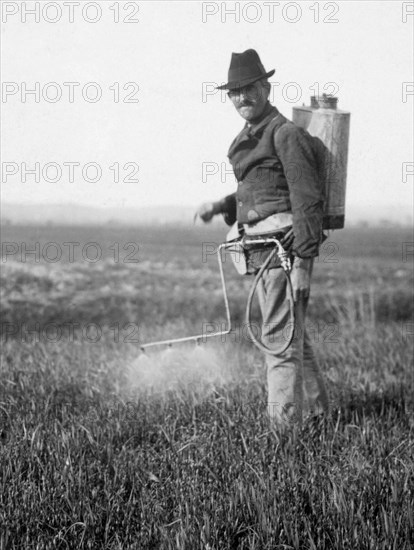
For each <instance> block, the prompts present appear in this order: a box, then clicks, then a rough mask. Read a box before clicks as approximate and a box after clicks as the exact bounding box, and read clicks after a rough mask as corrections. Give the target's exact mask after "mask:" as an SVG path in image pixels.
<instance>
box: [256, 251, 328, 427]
mask: <svg viewBox="0 0 414 550" xmlns="http://www.w3.org/2000/svg"><path fill="white" fill-rule="evenodd" d="M312 266H313V262H312V264H311V266H310V271H312ZM310 274H311V273H310ZM257 293H258V297H259V304H260V309H261V312H262V318H263V321H262V330H261V338H262V342H263V344H264V345H265V346H266V347H268V348H270V349H271V350H272V351H273V352H275V353H276V354H275V355H273V354H270V353H266V366H267V386H268V412H269V416H270V418H271V419H272V420H274V421H275V422H276V423H277V424H278V425H280V426H281V427H286V426H288V425H289V424H292V423H299V424H300V423H301V422H302V419H303V417H304V416H307V415H308V414H314V413H319V412H322V411H324V412H328V411H329V399H328V394H327V391H326V388H325V384H324V381H323V377H322V375H321V372H320V370H319V367H318V364H317V361H316V357H315V354H314V352H313V349H312V343H311V339H310V336H309V334H308V332H307V330H306V328H305V317H306V309H307V305H308V299H304V300H299V301H298V302H294V310H295V331H294V338H293V341H292V343H291V345H290V346H289V347H288V348H287V349H286V350H285V351H282V352H281V353H278V350H282V348H283V347H285V345H286V343H287V339H288V338H289V335H290V331H291V330H292V328H293V324H292V318H291V314H290V304H291V300H292V296H290V292H289V289H288V282H287V279H286V275H285V274H284V272H283V269H281V268H273V269H269V270H266V271H265V272H264V273H263V277H262V278H261V280H260V281H259V284H258V287H257Z"/></svg>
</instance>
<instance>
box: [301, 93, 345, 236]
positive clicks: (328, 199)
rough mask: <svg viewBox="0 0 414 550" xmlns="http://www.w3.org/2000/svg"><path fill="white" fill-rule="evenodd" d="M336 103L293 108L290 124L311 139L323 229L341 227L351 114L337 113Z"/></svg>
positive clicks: (326, 99) (320, 100) (327, 99)
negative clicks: (322, 202) (319, 181)
mask: <svg viewBox="0 0 414 550" xmlns="http://www.w3.org/2000/svg"><path fill="white" fill-rule="evenodd" d="M337 102H338V99H337V98H336V97H332V96H327V95H326V94H324V95H323V96H321V97H315V96H313V97H312V98H311V105H310V106H305V105H303V106H302V107H293V114H292V121H293V122H294V123H295V124H297V125H298V126H301V127H302V128H305V130H307V131H308V132H309V133H310V135H311V136H313V137H314V138H315V139H314V144H315V148H316V150H317V152H318V158H319V163H320V177H321V179H322V181H323V185H324V188H325V206H324V219H323V228H324V229H342V228H343V227H344V225H345V195H346V175H347V163H348V143H349V125H350V117H351V114H350V113H349V112H347V111H341V110H339V109H337Z"/></svg>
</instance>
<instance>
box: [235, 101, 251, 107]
mask: <svg viewBox="0 0 414 550" xmlns="http://www.w3.org/2000/svg"><path fill="white" fill-rule="evenodd" d="M253 105H254V102H253V101H248V100H247V101H243V103H240V104H239V107H252V106H253Z"/></svg>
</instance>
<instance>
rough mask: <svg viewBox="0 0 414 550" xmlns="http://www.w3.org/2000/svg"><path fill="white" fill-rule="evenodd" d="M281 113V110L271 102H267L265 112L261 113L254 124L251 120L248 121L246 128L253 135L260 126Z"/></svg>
mask: <svg viewBox="0 0 414 550" xmlns="http://www.w3.org/2000/svg"><path fill="white" fill-rule="evenodd" d="M278 114H279V111H278V110H277V109H276V107H274V106H273V105H272V104H271V103H269V102H267V104H266V106H265V108H264V110H263V113H262V114H261V115H260V117H259V118H258V119H257V120H255V121H254V123H253V124H250V123H249V122H246V124H245V126H244V128H245V129H248V133H249V134H250V135H251V136H254V135H255V134H256V133H257V132H258V131H259V130H260V128H262V127H263V126H266V124H267V123H268V122H269V121H270V120H272V118H274V117H275V116H277V115H278Z"/></svg>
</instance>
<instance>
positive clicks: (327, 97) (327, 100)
mask: <svg viewBox="0 0 414 550" xmlns="http://www.w3.org/2000/svg"><path fill="white" fill-rule="evenodd" d="M337 104H338V98H337V97H334V96H333V95H331V94H322V95H321V96H320V95H319V96H311V107H313V108H314V109H318V108H319V107H320V108H321V109H336V107H337Z"/></svg>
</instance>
